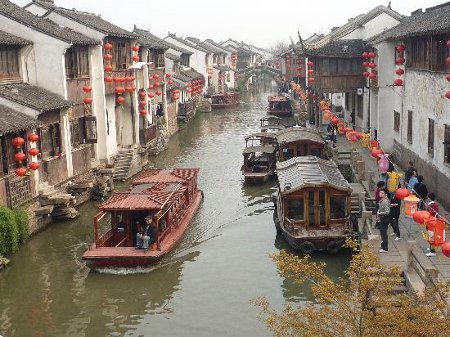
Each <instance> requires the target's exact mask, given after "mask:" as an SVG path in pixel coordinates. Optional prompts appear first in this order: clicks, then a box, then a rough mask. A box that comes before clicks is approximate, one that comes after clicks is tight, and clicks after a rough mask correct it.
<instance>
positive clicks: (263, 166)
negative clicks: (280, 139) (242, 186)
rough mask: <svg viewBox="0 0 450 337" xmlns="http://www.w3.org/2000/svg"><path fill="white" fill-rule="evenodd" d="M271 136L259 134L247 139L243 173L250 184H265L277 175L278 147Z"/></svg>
mask: <svg viewBox="0 0 450 337" xmlns="http://www.w3.org/2000/svg"><path fill="white" fill-rule="evenodd" d="M269 135H271V134H270V133H269V134H265V133H257V134H253V135H251V136H249V137H247V138H246V139H245V149H244V151H243V153H242V154H243V156H244V164H243V165H242V168H241V171H242V174H243V175H244V178H245V181H246V182H248V183H254V184H257V183H263V182H265V181H267V180H269V178H270V177H272V176H273V175H274V174H275V168H276V150H277V147H276V144H275V143H274V142H273V141H274V138H273V137H269ZM255 142H256V144H255Z"/></svg>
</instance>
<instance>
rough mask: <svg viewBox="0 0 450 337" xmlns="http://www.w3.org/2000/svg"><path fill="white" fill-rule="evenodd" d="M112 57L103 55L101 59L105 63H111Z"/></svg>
mask: <svg viewBox="0 0 450 337" xmlns="http://www.w3.org/2000/svg"><path fill="white" fill-rule="evenodd" d="M112 58H113V57H112V55H111V54H105V55H103V59H104V60H105V61H111V60H112Z"/></svg>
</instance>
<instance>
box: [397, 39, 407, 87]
mask: <svg viewBox="0 0 450 337" xmlns="http://www.w3.org/2000/svg"><path fill="white" fill-rule="evenodd" d="M405 50H406V46H405V45H404V44H403V43H401V44H399V45H397V46H395V53H396V56H395V64H397V65H398V66H399V68H397V69H396V70H395V74H396V75H398V76H403V74H404V73H405V70H404V63H405V57H404V52H405ZM403 84H404V81H403V80H402V79H401V78H400V77H399V78H396V79H395V80H394V86H396V87H401V86H403Z"/></svg>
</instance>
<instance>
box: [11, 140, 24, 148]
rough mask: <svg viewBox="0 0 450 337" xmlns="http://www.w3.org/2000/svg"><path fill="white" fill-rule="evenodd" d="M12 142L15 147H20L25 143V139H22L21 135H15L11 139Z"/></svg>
mask: <svg viewBox="0 0 450 337" xmlns="http://www.w3.org/2000/svg"><path fill="white" fill-rule="evenodd" d="M12 144H13V145H14V146H15V147H16V148H21V147H22V146H23V144H25V139H23V138H22V137H16V138H14V139H13V140H12Z"/></svg>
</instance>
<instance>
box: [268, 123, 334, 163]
mask: <svg viewBox="0 0 450 337" xmlns="http://www.w3.org/2000/svg"><path fill="white" fill-rule="evenodd" d="M276 136H277V143H278V146H279V151H278V161H280V162H282V161H285V160H288V159H290V158H294V157H300V156H308V155H312V156H316V157H320V158H325V159H327V158H326V151H325V150H326V149H325V145H326V143H325V141H324V140H323V138H322V135H321V134H320V133H319V132H317V131H315V130H313V129H309V128H304V127H302V126H293V127H291V128H286V129H284V130H280V131H278V132H277V134H276Z"/></svg>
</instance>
